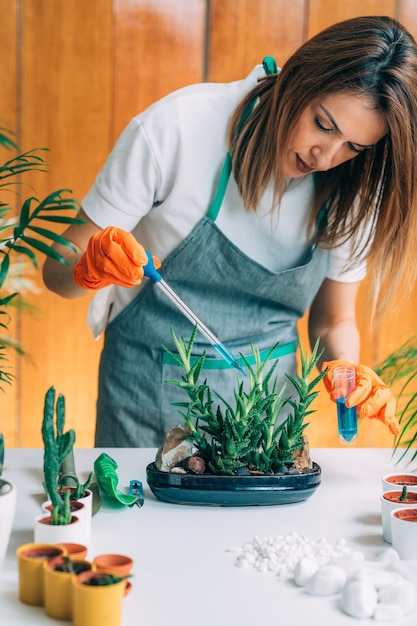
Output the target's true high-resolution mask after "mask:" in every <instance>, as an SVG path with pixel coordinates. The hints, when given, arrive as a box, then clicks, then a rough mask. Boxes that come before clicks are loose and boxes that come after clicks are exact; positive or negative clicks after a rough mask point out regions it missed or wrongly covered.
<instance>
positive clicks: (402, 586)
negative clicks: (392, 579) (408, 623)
mask: <svg viewBox="0 0 417 626" xmlns="http://www.w3.org/2000/svg"><path fill="white" fill-rule="evenodd" d="M416 595H417V589H416V586H415V585H414V584H413V583H412V582H411V581H409V580H406V579H405V578H403V580H401V581H398V582H396V583H394V584H392V585H387V586H386V587H382V589H380V590H379V593H378V600H379V602H380V603H381V604H384V605H385V604H389V605H393V606H396V607H398V609H399V611H400V614H402V615H407V613H411V612H412V611H414V610H415V608H416Z"/></svg>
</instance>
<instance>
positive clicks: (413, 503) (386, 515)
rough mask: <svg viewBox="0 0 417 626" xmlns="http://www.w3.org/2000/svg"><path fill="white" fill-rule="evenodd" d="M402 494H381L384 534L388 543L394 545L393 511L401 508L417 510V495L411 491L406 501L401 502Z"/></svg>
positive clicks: (399, 492)
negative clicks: (392, 529) (392, 531)
mask: <svg viewBox="0 0 417 626" xmlns="http://www.w3.org/2000/svg"><path fill="white" fill-rule="evenodd" d="M401 494H402V491H385V492H384V493H382V494H381V516H382V534H383V537H384V541H386V542H387V543H392V533H391V525H392V524H391V515H390V514H391V511H393V510H394V509H399V508H408V509H409V508H416V509H417V493H415V492H413V491H409V492H408V493H407V499H406V500H404V501H401V500H400V496H401Z"/></svg>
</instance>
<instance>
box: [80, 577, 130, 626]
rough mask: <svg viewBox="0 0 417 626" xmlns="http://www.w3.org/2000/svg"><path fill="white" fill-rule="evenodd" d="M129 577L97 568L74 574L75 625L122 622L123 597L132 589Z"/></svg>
mask: <svg viewBox="0 0 417 626" xmlns="http://www.w3.org/2000/svg"><path fill="white" fill-rule="evenodd" d="M126 578H127V577H122V576H117V575H115V574H111V573H106V572H95V571H90V572H82V573H81V574H78V575H77V576H75V577H73V579H72V623H73V626H104V625H108V626H120V625H121V623H122V601H123V598H124V597H125V596H126V594H127V593H128V592H129V591H130V589H131V584H130V583H129V582H128V581H127V579H126Z"/></svg>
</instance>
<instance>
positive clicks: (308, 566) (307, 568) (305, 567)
mask: <svg viewBox="0 0 417 626" xmlns="http://www.w3.org/2000/svg"><path fill="white" fill-rule="evenodd" d="M318 569H319V566H318V564H317V562H316V561H313V559H309V558H308V557H303V558H302V559H300V560H299V561H298V563H297V564H296V566H295V568H294V582H295V584H296V585H298V586H299V587H304V585H305V584H306V582H307V580H308V579H309V578H311V577H312V576H313V574H315V573H316V572H317V570H318Z"/></svg>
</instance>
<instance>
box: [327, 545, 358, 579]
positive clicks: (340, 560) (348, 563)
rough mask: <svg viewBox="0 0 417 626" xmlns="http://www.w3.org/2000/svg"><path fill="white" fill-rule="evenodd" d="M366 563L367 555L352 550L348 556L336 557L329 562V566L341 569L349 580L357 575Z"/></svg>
mask: <svg viewBox="0 0 417 626" xmlns="http://www.w3.org/2000/svg"><path fill="white" fill-rule="evenodd" d="M364 562H365V555H364V554H363V552H359V550H352V552H349V553H348V554H343V555H342V556H339V557H335V558H334V559H332V560H331V561H330V562H329V565H335V566H336V567H340V568H341V569H342V570H343V571H344V572H345V574H346V576H347V577H348V578H350V577H351V576H353V575H354V574H356V573H357V572H358V571H359V570H360V569H361V567H362V565H363V564H364Z"/></svg>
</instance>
